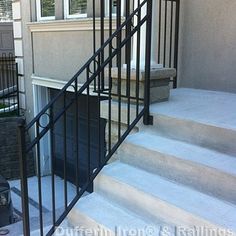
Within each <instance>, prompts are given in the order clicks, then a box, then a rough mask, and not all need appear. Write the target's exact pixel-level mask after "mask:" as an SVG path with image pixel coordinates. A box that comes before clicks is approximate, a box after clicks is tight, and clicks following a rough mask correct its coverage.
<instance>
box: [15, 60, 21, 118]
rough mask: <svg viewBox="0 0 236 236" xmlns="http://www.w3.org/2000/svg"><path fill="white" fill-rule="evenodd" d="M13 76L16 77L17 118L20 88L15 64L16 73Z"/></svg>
mask: <svg viewBox="0 0 236 236" xmlns="http://www.w3.org/2000/svg"><path fill="white" fill-rule="evenodd" d="M15 76H16V97H17V98H16V102H17V115H18V116H19V115H20V94H19V92H20V91H19V89H20V86H19V76H18V64H17V63H16V73H15Z"/></svg>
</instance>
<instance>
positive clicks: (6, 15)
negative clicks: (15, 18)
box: [0, 0, 12, 21]
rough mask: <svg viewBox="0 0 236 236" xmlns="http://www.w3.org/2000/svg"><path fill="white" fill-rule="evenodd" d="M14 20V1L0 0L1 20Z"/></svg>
mask: <svg viewBox="0 0 236 236" xmlns="http://www.w3.org/2000/svg"><path fill="white" fill-rule="evenodd" d="M11 20H12V1H11V0H2V1H0V21H11Z"/></svg>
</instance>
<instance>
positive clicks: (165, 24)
mask: <svg viewBox="0 0 236 236" xmlns="http://www.w3.org/2000/svg"><path fill="white" fill-rule="evenodd" d="M167 14H168V13H167V0H165V22H164V56H163V57H164V58H163V65H164V67H165V66H166V43H167V42H166V40H167Z"/></svg>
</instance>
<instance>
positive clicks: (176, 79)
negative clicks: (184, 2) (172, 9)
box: [173, 0, 180, 88]
mask: <svg viewBox="0 0 236 236" xmlns="http://www.w3.org/2000/svg"><path fill="white" fill-rule="evenodd" d="M179 17H180V0H177V1H176V14H175V18H176V19H175V49H174V50H175V56H174V68H175V69H176V71H177V73H178V54H179V20H180V19H179ZM177 82H178V74H176V76H175V78H174V84H173V87H174V88H177Z"/></svg>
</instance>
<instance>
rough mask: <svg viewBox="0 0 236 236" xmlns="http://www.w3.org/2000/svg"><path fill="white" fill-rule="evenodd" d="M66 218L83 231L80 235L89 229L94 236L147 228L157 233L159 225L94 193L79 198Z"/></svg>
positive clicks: (118, 235) (120, 235) (124, 233)
mask: <svg viewBox="0 0 236 236" xmlns="http://www.w3.org/2000/svg"><path fill="white" fill-rule="evenodd" d="M67 220H68V223H69V224H70V225H73V226H74V227H77V229H79V232H80V233H83V234H81V235H85V233H86V232H88V231H90V235H94V236H98V235H100V236H106V235H109V236H113V235H114V236H126V235H127V236H128V235H131V234H129V232H131V231H138V230H139V231H141V232H142V231H143V232H146V230H148V229H150V230H153V233H155V234H153V235H158V233H159V230H160V226H158V225H155V226H154V224H152V223H150V221H145V220H144V219H142V218H140V217H139V216H137V215H135V214H133V213H131V212H129V211H127V210H126V209H122V208H121V207H119V206H116V205H114V204H112V203H111V202H109V201H108V200H107V199H106V198H103V197H102V196H100V195H98V194H96V193H92V194H90V195H88V196H86V197H84V198H83V199H81V200H79V202H78V203H77V204H76V206H75V207H74V208H73V209H72V211H71V212H70V213H69V215H68V217H67ZM86 235H87V234H86ZM132 235H136V234H132ZM137 235H138V234H137ZM140 235H141V234H140ZM143 235H146V234H143Z"/></svg>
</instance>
